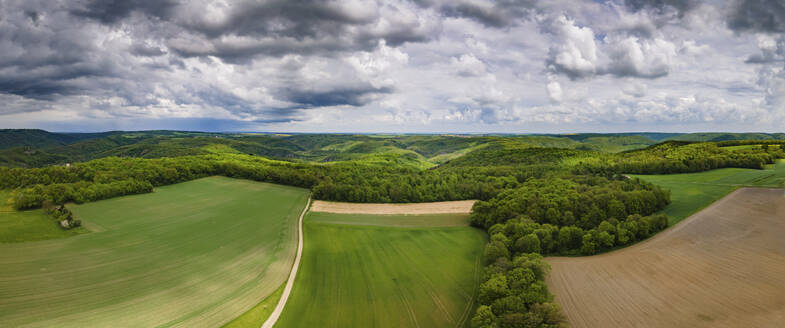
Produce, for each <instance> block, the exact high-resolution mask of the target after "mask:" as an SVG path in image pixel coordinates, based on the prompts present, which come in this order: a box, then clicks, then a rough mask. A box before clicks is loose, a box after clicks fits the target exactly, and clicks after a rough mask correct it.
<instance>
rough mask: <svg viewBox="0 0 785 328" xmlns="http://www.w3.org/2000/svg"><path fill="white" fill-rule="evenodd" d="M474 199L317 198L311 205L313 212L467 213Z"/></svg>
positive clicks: (386, 213)
mask: <svg viewBox="0 0 785 328" xmlns="http://www.w3.org/2000/svg"><path fill="white" fill-rule="evenodd" d="M475 202H476V201H474V200H458V201H447V202H430V203H411V204H382V203H343V202H328V201H322V200H316V201H314V202H313V205H311V211H312V212H327V213H341V214H382V215H397V214H467V213H469V212H471V210H472V206H473V205H474V203H475Z"/></svg>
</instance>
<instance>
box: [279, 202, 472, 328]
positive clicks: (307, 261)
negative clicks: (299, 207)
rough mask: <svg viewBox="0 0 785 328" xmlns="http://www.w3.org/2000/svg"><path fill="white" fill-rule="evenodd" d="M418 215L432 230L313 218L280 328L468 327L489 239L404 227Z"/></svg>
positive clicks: (379, 220)
mask: <svg viewBox="0 0 785 328" xmlns="http://www.w3.org/2000/svg"><path fill="white" fill-rule="evenodd" d="M340 216H343V218H342V219H340V218H339V217H340ZM418 217H419V218H420V219H421V220H422V221H423V224H425V225H433V223H432V222H433V219H434V217H433V216H411V215H410V216H398V217H397V218H396V216H393V215H350V214H326V213H309V214H308V216H307V217H306V219H305V222H304V225H305V226H304V233H305V236H304V237H305V249H304V253H303V260H302V263H301V266H300V271H299V273H298V275H297V279H296V281H295V284H294V289H293V291H292V294H291V296H290V299H289V301H288V302H287V304H286V308H285V309H284V311H283V314H282V315H281V318H280V319H279V321H278V324H277V325H276V327H457V326H459V327H464V326H468V322H469V321H470V316H471V312H472V310H473V304H474V302H473V299H474V297H475V291H476V287H477V279H478V275H479V270H480V268H481V266H480V261H481V254H482V248H483V244H484V243H485V239H486V237H485V234H484V233H483V232H482V231H480V230H478V229H474V228H470V227H468V226H459V227H428V228H405V227H400V226H399V225H400V222H406V223H405V224H406V225H409V224H411V223H412V222H414V221H413V218H418ZM442 220H443V221H444V222H445V223H446V224H448V225H454V224H455V222H464V220H465V216H463V215H456V216H455V218H454V219H453V220H447V219H444V218H442ZM335 222H341V223H348V222H351V223H352V224H336V223H335ZM360 222H362V224H364V225H356V224H355V223H360ZM464 224H465V223H464Z"/></svg>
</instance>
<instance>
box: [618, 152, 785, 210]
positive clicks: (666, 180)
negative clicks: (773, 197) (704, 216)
mask: <svg viewBox="0 0 785 328" xmlns="http://www.w3.org/2000/svg"><path fill="white" fill-rule="evenodd" d="M630 177H635V178H641V179H643V180H646V181H649V182H651V183H654V184H656V185H658V186H660V187H663V188H665V189H669V190H670V192H671V204H670V205H668V207H666V208H665V210H663V213H665V214H666V215H668V218H669V220H670V222H669V223H670V225H673V224H676V223H678V222H679V221H681V220H683V219H685V218H686V217H688V216H690V215H692V214H693V213H696V212H698V211H700V210H701V209H703V208H705V207H706V206H709V205H711V203H713V202H715V201H716V200H718V199H720V198H722V197H725V195H727V194H729V193H730V192H732V191H734V190H736V189H737V188H740V187H769V188H777V187H783V183H784V182H785V161H784V160H779V161H778V162H777V163H776V164H773V165H768V166H767V167H766V169H765V170H752V169H739V168H725V169H717V170H711V171H706V172H699V173H682V174H659V175H630Z"/></svg>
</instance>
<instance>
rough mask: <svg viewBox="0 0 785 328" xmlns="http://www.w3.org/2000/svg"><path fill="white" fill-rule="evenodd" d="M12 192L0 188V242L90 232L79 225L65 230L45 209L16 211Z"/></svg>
mask: <svg viewBox="0 0 785 328" xmlns="http://www.w3.org/2000/svg"><path fill="white" fill-rule="evenodd" d="M10 197H11V195H10V193H9V192H8V191H6V190H0V227H3V228H2V229H0V243H19V242H25V241H36V240H46V239H55V238H63V237H69V236H74V235H78V234H81V233H86V232H88V230H87V229H85V228H82V227H79V228H76V229H71V230H63V229H61V228H60V226H59V225H58V224H57V223H56V222H55V221H54V220H53V219H52V218H51V217H50V216H48V215H46V214H45V213H44V210H41V209H37V210H29V211H15V210H14V209H13V208H12V207H11V203H10V202H9V198H10Z"/></svg>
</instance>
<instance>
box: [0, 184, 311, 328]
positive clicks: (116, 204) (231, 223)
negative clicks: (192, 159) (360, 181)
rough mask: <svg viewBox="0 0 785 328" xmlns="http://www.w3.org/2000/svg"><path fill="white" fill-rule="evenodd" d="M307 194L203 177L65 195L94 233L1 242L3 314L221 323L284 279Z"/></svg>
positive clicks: (1, 321) (13, 319)
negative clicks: (79, 201) (90, 197)
mask: <svg viewBox="0 0 785 328" xmlns="http://www.w3.org/2000/svg"><path fill="white" fill-rule="evenodd" d="M307 197H308V192H307V190H304V189H300V188H294V187H286V186H279V185H273V184H266V183H258V182H252V181H247V180H237V179H230V178H224V177H211V178H204V179H199V180H194V181H190V182H185V183H181V184H176V185H171V186H166V187H161V188H158V189H156V191H155V192H154V193H151V194H143V195H136V196H126V197H120V198H113V199H109V200H105V201H99V202H94V203H88V204H84V205H78V206H69V208H71V209H72V211H73V212H74V214H75V215H76V216H77V218H78V219H81V220H83V222H84V223H85V224H86V225H87V226H88V227H89V228H90V230H92V232H91V233H87V234H82V235H78V236H74V237H70V238H61V239H52V240H45V241H36V242H23V243H13V244H1V245H0V295H2V297H0V326H5V327H15V326H32V327H55V326H56V327H84V326H92V327H117V326H126V327H128V326H134V327H153V326H160V327H169V326H181V327H215V326H220V325H223V324H225V323H227V322H229V321H231V320H232V319H234V318H236V317H238V316H240V315H241V314H243V313H246V311H248V310H249V309H251V308H254V306H256V305H257V304H258V303H259V302H260V301H262V300H263V299H265V298H266V297H267V296H269V295H270V294H273V292H275V291H276V290H277V289H278V288H279V287H280V286H281V284H282V283H283V282H284V281H285V280H286V278H287V276H288V273H289V270H290V268H291V265H292V261H293V260H294V253H295V251H296V245H297V231H296V223H297V218H298V217H299V214H300V212H301V211H302V209H303V206H305V201H306V198H307ZM259 324H261V323H259Z"/></svg>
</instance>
